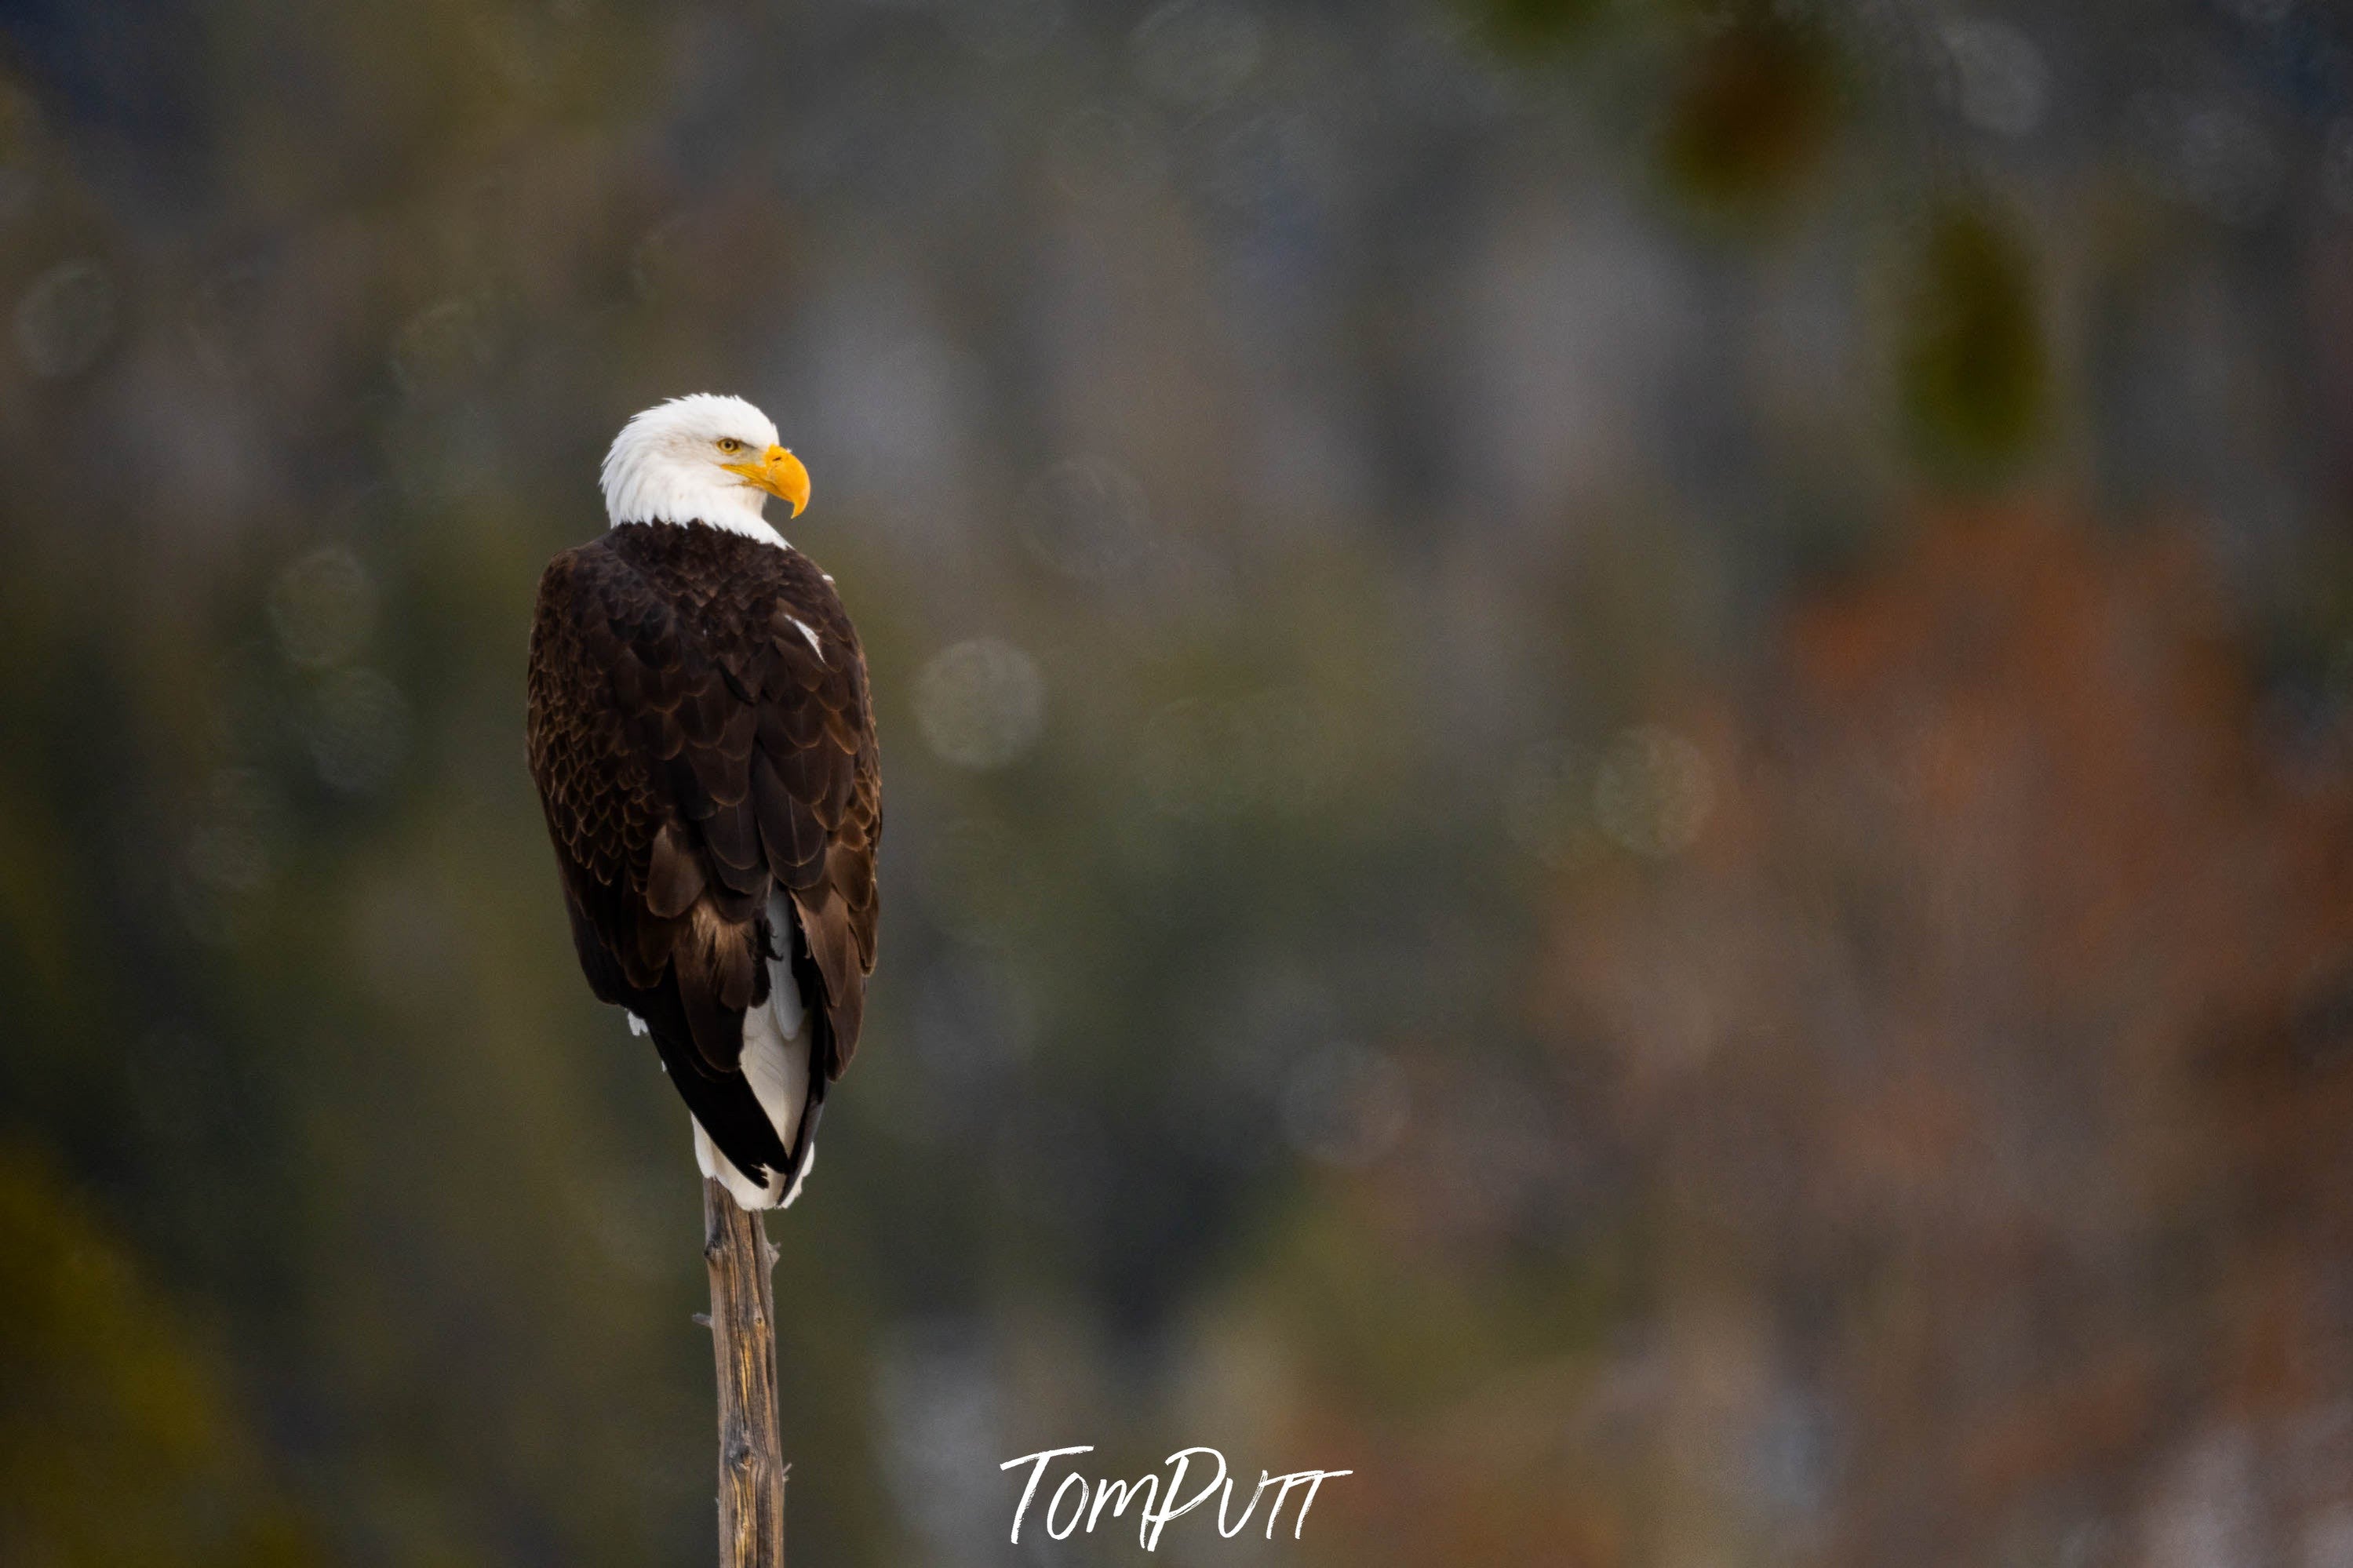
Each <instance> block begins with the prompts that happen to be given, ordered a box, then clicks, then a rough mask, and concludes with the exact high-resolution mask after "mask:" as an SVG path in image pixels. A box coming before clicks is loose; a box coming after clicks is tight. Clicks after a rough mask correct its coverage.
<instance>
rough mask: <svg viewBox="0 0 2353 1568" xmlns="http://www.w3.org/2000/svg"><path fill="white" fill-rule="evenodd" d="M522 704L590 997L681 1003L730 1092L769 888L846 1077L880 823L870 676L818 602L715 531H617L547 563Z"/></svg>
mask: <svg viewBox="0 0 2353 1568" xmlns="http://www.w3.org/2000/svg"><path fill="white" fill-rule="evenodd" d="M803 626H807V628H809V631H810V632H813V633H814V634H815V635H816V637H817V641H818V647H811V646H810V638H809V637H808V635H807V634H805V633H804V632H803V630H802V629H801V628H802V627H803ZM529 690H530V752H531V768H532V776H533V779H534V780H535V781H536V782H537V783H538V785H539V790H540V797H541V800H542V803H543V805H544V806H545V807H546V812H547V824H548V832H549V836H550V837H551V838H552V839H553V840H554V845H555V850H556V858H557V860H558V862H559V863H560V865H561V866H562V868H563V872H564V884H565V900H566V902H567V904H568V905H569V906H570V908H571V910H572V913H573V925H574V932H575V942H576V944H577V945H578V947H579V949H580V958H581V965H582V968H583V970H584V971H585V972H586V974H587V976H588V981H589V984H590V986H591V988H592V989H594V990H595V991H596V994H597V995H598V996H600V997H602V998H603V999H605V1000H607V1001H608V1002H615V1003H618V1004H621V1005H630V1006H640V1005H647V1002H646V999H647V997H648V996H649V994H651V993H654V992H656V991H658V990H659V989H660V988H661V987H663V986H664V985H665V984H675V986H676V988H677V991H678V1005H679V1008H680V1010H681V1013H682V1019H681V1022H682V1023H683V1025H684V1026H685V1027H686V1029H687V1030H688V1031H689V1032H690V1033H691V1036H692V1038H693V1042H694V1047H695V1051H696V1054H697V1055H698V1056H700V1057H701V1058H702V1061H703V1063H704V1064H705V1065H707V1066H708V1067H709V1068H711V1069H712V1070H713V1071H716V1072H721V1073H732V1072H733V1071H734V1070H735V1065H736V1059H737V1057H738V1055H739V1053H740V1051H741V1049H742V1034H743V1015H744V1009H745V1008H746V1007H748V1006H751V1005H756V1004H757V1003H759V1002H761V1001H765V998H766V993H767V984H768V977H767V973H766V966H765V963H763V962H762V960H763V958H764V956H765V952H767V951H768V944H769V942H770V941H771V940H772V933H770V932H769V931H767V930H766V916H765V911H766V908H767V902H768V894H769V890H770V889H771V887H772V886H774V885H776V884H781V885H782V886H783V887H784V888H785V889H786V890H787V891H788V892H789V893H790V895H791V900H792V905H793V908H794V910H795V912H796V913H797V916H798V918H799V921H800V925H801V929H802V932H803V935H804V937H805V939H806V941H807V945H808V952H809V956H810V958H811V960H812V961H813V963H814V967H815V969H816V971H817V973H818V976H819V977H820V979H821V982H822V985H823V989H824V993H825V994H824V995H823V997H822V998H821V999H817V1000H822V1002H823V1004H824V1013H825V1016H826V1019H827V1021H828V1024H829V1026H830V1027H829V1029H828V1031H827V1033H828V1035H829V1036H830V1039H829V1040H828V1047H829V1048H828V1057H827V1059H826V1060H825V1062H824V1064H823V1065H824V1068H825V1071H826V1073H827V1076H828V1078H835V1077H839V1075H840V1073H841V1071H842V1069H843V1068H845V1067H846V1066H848V1064H849V1058H850V1056H851V1054H852V1053H853V1052H854V1051H855V1050H856V1049H857V1045H858V1036H859V1029H860V1025H861V1023H862V1022H863V1019H864V1015H865V1005H866V980H867V976H868V975H869V974H870V973H871V972H872V970H873V967H874V937H875V923H876V919H877V915H878V912H879V911H878V900H877V898H876V889H875V873H874V850H875V847H876V846H877V844H878V843H879V841H880V839H881V826H882V813H881V764H880V752H879V749H878V747H877V745H876V742H875V736H874V721H873V711H872V707H871V700H870V697H869V692H868V688H867V676H866V661H865V656H864V654H863V653H862V652H861V651H860V647H859V645H858V637H857V633H856V631H855V630H854V629H853V628H852V627H851V626H850V623H849V616H848V614H847V613H846V612H845V611H844V610H843V609H842V607H841V602H840V599H839V597H838V596H837V595H835V593H834V592H833V588H832V585H831V584H830V583H829V582H828V580H827V579H826V578H825V577H824V576H823V575H822V574H820V573H818V570H817V568H816V567H815V566H814V565H812V564H811V563H809V562H808V561H807V558H806V557H804V556H802V555H800V554H799V553H798V552H795V551H779V550H777V549H776V548H775V547H774V546H772V545H766V544H762V543H759V542H754V541H752V540H747V539H743V538H740V537H738V536H736V535H733V534H728V533H723V532H720V531H717V530H713V529H707V528H675V527H670V526H668V525H636V524H633V525H630V526H628V527H625V528H619V529H615V530H613V531H611V532H609V533H608V534H607V535H606V536H605V537H604V538H603V539H600V540H598V541H596V542H594V543H591V544H586V545H583V546H581V547H579V548H578V549H575V550H570V551H566V552H565V553H563V554H562V555H559V556H557V557H556V558H555V560H554V561H553V562H551V563H549V565H548V568H547V572H546V574H545V575H544V576H543V578H542V579H541V583H540V596H539V608H538V614H537V616H536V619H535V621H534V623H533V633H532V648H531V668H530V680H529ZM776 951H777V952H783V951H786V948H785V944H783V943H782V942H777V945H776Z"/></svg>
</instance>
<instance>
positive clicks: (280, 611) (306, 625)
mask: <svg viewBox="0 0 2353 1568" xmlns="http://www.w3.org/2000/svg"><path fill="white" fill-rule="evenodd" d="M269 624H270V626H271V628H272V629H273V630H275V631H276V632H277V633H278V646H279V647H280V648H281V649H283V650H284V651H285V654H286V657H287V658H289V659H290V660H291V661H292V662H293V663H295V664H298V665H301V666H302V667H303V668H307V669H322V668H326V667H327V666H329V665H335V664H341V663H343V661H344V660H345V659H347V658H351V657H352V656H353V654H355V653H357V652H358V651H359V650H360V649H361V648H362V647H365V646H366V644H367V640H368V638H369V637H370V636H372V635H373V634H374V633H375V584H373V583H371V582H370V581H369V580H368V574H367V568H366V567H364V566H362V565H361V564H360V563H359V559H358V557H356V556H354V555H353V553H352V552H350V551H348V550H346V549H344V548H343V546H341V545H339V544H330V545H324V546H322V547H321V548H319V549H317V550H313V551H311V552H310V553H308V554H306V555H302V556H300V557H298V558H296V559H295V560H294V561H293V562H291V563H289V564H288V565H287V567H286V569H285V570H284V571H282V572H280V573H279V574H278V581H277V583H276V584H275V585H274V586H273V587H272V588H271V590H270V595H269Z"/></svg>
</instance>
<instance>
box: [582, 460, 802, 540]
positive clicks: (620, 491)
mask: <svg viewBox="0 0 2353 1568" xmlns="http://www.w3.org/2000/svg"><path fill="white" fill-rule="evenodd" d="M765 500H767V498H766V497H765V496H764V495H762V494H761V493H760V492H759V491H758V490H755V489H752V487H751V486H749V485H744V484H738V483H736V482H735V481H733V479H712V478H710V477H708V476H706V475H705V474H704V473H702V472H701V471H699V470H697V469H693V468H687V467H686V466H685V465H682V464H677V463H664V462H658V461H656V462H647V461H635V462H631V461H622V462H617V463H608V464H607V468H606V471H605V515H606V517H607V519H608V520H609V521H610V522H611V523H612V526H614V527H615V528H619V527H621V526H623V525H624V524H627V523H632V522H672V523H676V524H678V525H679V526H680V527H681V528H689V527H694V528H715V529H718V530H720V531H722V532H725V533H737V534H741V535H743V536H744V538H746V539H756V540H758V541H759V542H761V543H763V544H773V545H775V546H776V548H777V549H779V550H782V549H785V548H786V543H785V536H784V535H783V534H781V533H778V532H777V531H776V530H775V529H774V528H772V527H770V526H769V524H768V520H767V519H766V518H765V517H763V516H761V515H760V508H761V506H762V504H763V503H764V502H765Z"/></svg>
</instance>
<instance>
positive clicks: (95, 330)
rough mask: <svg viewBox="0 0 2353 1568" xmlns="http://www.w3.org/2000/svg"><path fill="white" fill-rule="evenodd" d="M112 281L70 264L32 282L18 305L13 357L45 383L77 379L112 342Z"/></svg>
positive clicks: (100, 271) (85, 265)
mask: <svg viewBox="0 0 2353 1568" xmlns="http://www.w3.org/2000/svg"><path fill="white" fill-rule="evenodd" d="M115 305H116V301H115V288H114V279H112V278H111V277H110V276H109V275H108V273H107V271H106V269H105V268H103V267H100V265H99V264H98V263H97V262H95V261H68V262H64V263H62V264H60V265H58V266H56V267H52V268H49V269H48V270H47V272H44V273H42V274H41V275H40V277H38V278H37V279H34V280H33V286H32V287H31V288H29V289H26V290H25V293H24V296H23V297H22V298H21V299H19V300H17V301H16V321H15V326H16V352H17V353H18V354H19V355H20V356H22V358H23V359H24V362H25V365H26V368H27V369H29V370H30V371H31V372H32V373H33V374H35V375H37V376H42V377H45V378H48V379H52V380H54V379H56V378H58V377H61V376H69V375H79V374H81V373H82V372H83V371H86V370H88V369H89V368H90V366H91V365H92V364H94V363H97V361H98V356H99V355H100V353H104V352H105V350H106V345H107V343H108V342H109V341H110V340H111V339H112V337H113V336H114V325H115Z"/></svg>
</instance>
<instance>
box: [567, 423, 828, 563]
mask: <svg viewBox="0 0 2353 1568" xmlns="http://www.w3.org/2000/svg"><path fill="white" fill-rule="evenodd" d="M602 482H603V485H604V489H605V512H606V515H607V517H608V518H610V519H611V520H612V522H613V525H614V526H615V527H619V526H620V525H621V524H622V523H625V522H677V523H688V522H700V523H706V524H708V525H709V526H711V527H712V528H723V529H725V530H727V531H729V532H731V533H741V534H744V535H746V536H747V537H749V538H753V539H757V540H762V541H765V542H768V543H771V544H782V543H784V542H785V541H784V538H783V536H782V535H780V534H779V533H777V532H776V530H775V529H773V528H771V527H769V526H768V523H767V520H766V519H765V518H763V517H762V516H761V515H760V509H761V508H762V507H764V506H765V505H766V504H767V500H768V498H769V497H770V496H775V497H776V498H778V499H779V500H783V501H784V502H785V503H786V505H788V506H790V507H791V508H792V509H793V515H794V516H795V517H798V516H799V515H800V512H801V508H803V507H805V506H807V504H808V496H809V478H808V470H807V468H803V467H801V461H800V459H799V458H796V457H794V456H793V455H792V454H791V453H790V452H788V451H786V450H785V448H784V447H780V446H778V445H777V444H776V426H775V425H774V424H773V423H771V422H770V420H769V418H768V416H766V415H765V414H763V413H761V412H760V411H759V410H758V409H756V408H754V407H753V406H752V405H750V404H748V403H746V402H744V400H743V399H742V398H740V397H721V396H719V395H715V394H712V393H708V392H698V393H696V394H694V395H692V396H691V397H673V398H671V399H670V401H669V402H668V403H663V404H657V405H655V406H653V407H651V408H649V409H647V410H646V411H645V412H644V413H643V414H640V415H638V416H637V417H636V418H634V419H632V420H630V421H629V422H628V424H627V425H624V426H621V433H620V434H619V435H618V436H616V437H613V449H612V450H611V451H609V452H607V453H606V454H605V470H604V475H603V480H602Z"/></svg>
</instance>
